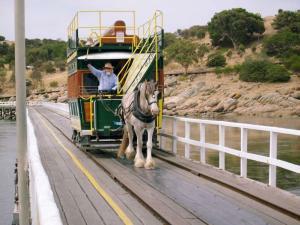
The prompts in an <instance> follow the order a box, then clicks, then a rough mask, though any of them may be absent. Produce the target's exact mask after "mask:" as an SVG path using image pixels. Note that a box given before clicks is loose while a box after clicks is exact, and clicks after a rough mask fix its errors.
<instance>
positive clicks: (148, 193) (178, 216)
mask: <svg viewBox="0 0 300 225" xmlns="http://www.w3.org/2000/svg"><path fill="white" fill-rule="evenodd" d="M95 160H97V161H98V162H99V163H100V164H101V165H102V166H104V167H105V168H106V169H107V170H109V171H110V173H111V174H112V175H113V176H114V177H116V178H117V179H118V180H119V181H120V182H121V183H122V184H124V185H125V186H127V187H128V188H129V189H130V190H131V191H133V192H134V193H135V194H136V195H138V196H142V200H143V201H144V203H145V204H147V205H148V206H149V207H151V208H152V209H153V210H154V211H156V213H158V214H159V215H162V216H163V218H165V220H166V221H167V222H168V223H170V224H189V222H188V220H187V219H197V217H195V215H193V214H192V213H191V212H189V211H187V210H186V209H184V208H183V207H182V206H180V205H178V204H176V203H175V202H174V201H173V200H171V199H169V198H168V197H166V196H164V195H163V194H162V193H161V192H159V191H157V190H156V189H154V188H153V187H151V186H149V185H147V184H146V183H145V182H143V181H142V180H141V179H139V178H138V177H137V176H133V175H132V174H131V173H130V172H128V170H126V169H124V167H122V166H120V164H119V163H118V162H117V161H115V160H111V159H104V158H95ZM198 223H199V224H205V223H204V222H202V221H201V220H199V219H198Z"/></svg>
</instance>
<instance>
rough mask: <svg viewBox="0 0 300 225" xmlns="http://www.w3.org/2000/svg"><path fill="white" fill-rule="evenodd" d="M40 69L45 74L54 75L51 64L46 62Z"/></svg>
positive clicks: (53, 68)
mask: <svg viewBox="0 0 300 225" xmlns="http://www.w3.org/2000/svg"><path fill="white" fill-rule="evenodd" d="M42 69H43V70H44V71H45V72H46V73H54V72H55V71H56V69H55V67H54V66H53V64H52V62H46V63H44V64H43V66H42Z"/></svg>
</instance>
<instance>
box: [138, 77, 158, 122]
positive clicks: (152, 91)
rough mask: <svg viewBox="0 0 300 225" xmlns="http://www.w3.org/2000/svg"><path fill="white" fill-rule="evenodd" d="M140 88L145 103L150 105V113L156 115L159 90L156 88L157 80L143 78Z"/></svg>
mask: <svg viewBox="0 0 300 225" xmlns="http://www.w3.org/2000/svg"><path fill="white" fill-rule="evenodd" d="M142 89H143V91H144V95H145V98H146V100H147V104H148V106H149V107H150V111H151V114H152V115H153V116H157V115H158V113H159V108H158V105H157V96H158V94H159V91H158V90H157V82H154V81H153V80H151V81H147V80H145V81H144V83H143V84H142V86H141V90H142Z"/></svg>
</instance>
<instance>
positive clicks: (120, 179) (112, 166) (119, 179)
mask: <svg viewBox="0 0 300 225" xmlns="http://www.w3.org/2000/svg"><path fill="white" fill-rule="evenodd" d="M34 111H36V112H37V113H38V114H39V115H40V116H42V117H43V118H44V119H45V120H46V121H48V122H49V123H50V124H51V125H52V126H53V127H54V128H55V129H56V130H57V131H58V132H59V133H60V134H61V135H62V136H64V138H65V139H66V140H67V141H69V142H70V143H72V144H73V145H75V146H76V147H78V146H77V145H76V144H74V143H73V141H72V140H71V138H70V137H71V134H70V133H68V129H70V128H69V127H66V126H64V125H66V124H62V122H61V121H60V123H55V122H54V120H53V118H52V119H51V117H49V116H46V111H48V113H52V114H53V115H56V116H58V117H61V118H64V120H65V121H68V120H69V117H68V116H67V115H66V114H63V113H59V112H57V111H55V110H52V109H48V108H47V109H46V108H44V107H43V108H38V107H35V108H34ZM82 152H83V153H84V154H86V155H87V156H88V157H89V158H90V159H91V161H93V162H94V163H95V164H96V165H97V166H98V167H99V168H100V169H101V170H104V171H105V172H106V173H107V174H108V175H109V176H110V177H112V178H113V180H114V181H115V182H116V183H118V184H119V185H120V186H121V187H122V188H123V189H124V190H126V191H127V192H128V193H130V194H131V195H132V196H133V197H134V198H135V199H137V200H138V201H139V202H141V203H142V204H143V205H144V206H145V207H146V208H147V209H148V210H149V211H150V212H151V213H152V214H153V215H155V217H157V218H158V219H159V220H160V221H162V223H164V224H173V223H174V222H176V221H174V219H172V218H171V217H172V215H170V214H169V215H168V213H166V212H164V211H163V210H162V209H161V207H159V206H158V205H156V204H154V203H153V202H152V201H151V199H149V198H146V199H145V196H143V192H144V190H142V191H138V190H137V188H136V187H135V185H134V184H131V183H130V182H132V181H135V179H131V181H129V179H127V178H128V177H126V176H124V174H121V175H120V174H119V171H120V169H121V170H122V168H123V169H124V170H125V168H126V167H127V166H128V165H129V164H130V163H129V162H128V161H126V160H125V161H117V160H116V159H112V157H114V156H115V155H114V154H113V153H112V152H101V153H99V152H96V151H82ZM107 157H108V158H110V159H109V160H108V159H107ZM154 157H156V160H159V162H160V163H161V164H164V167H166V168H169V169H171V168H172V167H174V168H175V170H178V173H183V171H185V172H187V173H189V174H190V177H191V179H192V180H195V179H205V180H207V182H210V183H212V184H213V186H214V187H215V185H218V186H220V187H221V188H224V189H225V190H227V191H225V192H228V193H226V195H227V194H228V196H231V197H232V196H233V197H234V198H236V199H239V198H241V196H242V199H244V200H245V201H246V202H247V203H246V205H248V206H250V207H255V208H257V209H259V210H265V209H266V208H268V210H266V212H268V211H269V212H268V213H270V212H271V211H273V210H275V211H276V212H277V213H279V214H278V215H277V216H274V215H272V217H275V218H276V221H280V220H281V219H283V220H286V221H288V222H287V223H286V224H297V223H298V222H299V220H300V218H299V216H298V215H293V214H291V213H290V212H287V211H286V210H284V209H282V208H280V207H276V206H274V205H272V204H270V203H268V202H265V201H262V200H261V199H257V198H255V196H251V195H249V194H247V193H245V192H242V191H241V190H239V189H236V188H234V187H232V186H230V185H227V184H225V183H222V182H220V181H219V180H217V179H213V178H212V177H206V176H203V175H201V174H200V173H197V172H195V171H194V170H191V169H190V168H188V167H186V166H184V165H180V164H178V163H176V162H174V161H171V160H169V159H168V158H167V157H164V154H159V153H158V152H157V151H156V152H155V153H154ZM135 172H136V173H139V172H138V171H135ZM141 174H142V172H141V173H140V175H141ZM126 175H128V176H132V174H130V173H128V174H126ZM132 177H133V176H132ZM197 177H198V178H197ZM139 179H141V178H140V177H139ZM137 182H139V181H137ZM149 185H153V183H149ZM145 188H146V187H145ZM231 192H235V194H232V193H231ZM164 194H165V193H163V192H159V191H157V192H156V195H155V196H156V197H158V198H159V197H162V196H163V195H164ZM247 199H248V200H247ZM171 200H172V201H171V202H168V204H173V207H178V205H176V204H174V201H175V200H174V199H171ZM255 202H256V203H255ZM181 210H182V209H181ZM270 210H271V211H270ZM187 213H189V215H190V216H191V217H192V220H194V222H196V221H197V222H196V224H211V223H214V222H212V221H210V219H207V218H203V217H200V216H199V215H197V214H196V213H195V212H193V210H187ZM268 213H267V214H268ZM271 214H272V213H271ZM277 217H278V218H277ZM288 217H291V218H288ZM182 222H183V221H180V220H178V221H177V224H180V223H182ZM185 222H186V221H185ZM174 224H175V223H174ZM232 224H234V223H232ZM271 224H272V223H271ZM279 224H281V223H279ZM283 224H285V223H283Z"/></svg>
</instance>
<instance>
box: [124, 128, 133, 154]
mask: <svg viewBox="0 0 300 225" xmlns="http://www.w3.org/2000/svg"><path fill="white" fill-rule="evenodd" d="M126 126H127V132H128V139H129V144H128V146H127V148H126V150H125V154H126V158H127V159H133V157H134V148H133V130H132V126H131V125H130V124H129V123H127V124H126Z"/></svg>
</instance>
